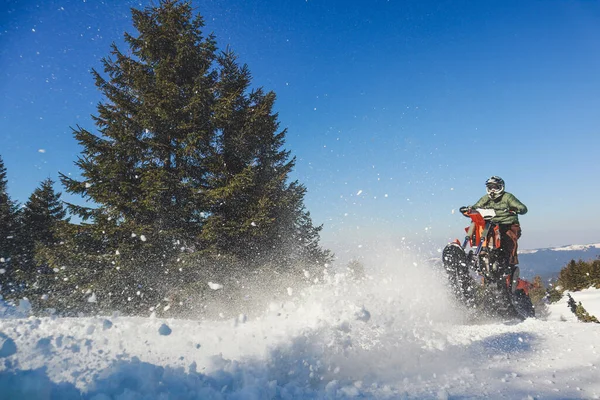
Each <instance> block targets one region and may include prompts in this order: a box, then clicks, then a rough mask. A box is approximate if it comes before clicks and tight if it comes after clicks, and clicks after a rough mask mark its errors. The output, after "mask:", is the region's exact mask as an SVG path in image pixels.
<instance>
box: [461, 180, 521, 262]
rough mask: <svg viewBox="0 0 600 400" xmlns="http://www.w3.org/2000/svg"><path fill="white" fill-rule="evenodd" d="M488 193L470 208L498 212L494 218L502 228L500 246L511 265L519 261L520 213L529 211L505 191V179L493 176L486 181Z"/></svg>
mask: <svg viewBox="0 0 600 400" xmlns="http://www.w3.org/2000/svg"><path fill="white" fill-rule="evenodd" d="M485 189H486V191H487V195H485V196H483V197H482V198H481V199H479V200H478V201H477V203H475V204H473V205H472V206H471V207H470V208H488V209H490V208H491V209H493V210H494V211H495V212H496V216H495V217H494V218H493V219H492V221H493V222H496V223H497V224H498V226H499V228H500V238H501V239H500V247H501V248H502V252H503V253H504V256H505V257H506V260H507V261H508V264H509V265H516V264H518V263H519V259H518V257H517V240H518V239H519V238H520V237H521V226H520V225H519V217H518V214H521V215H522V214H525V213H527V207H526V206H525V204H523V203H521V202H520V201H519V199H517V198H516V197H515V196H514V195H513V194H511V193H508V192H505V191H504V180H503V179H502V178H500V177H499V176H492V177H491V178H490V179H488V180H487V181H486V182H485Z"/></svg>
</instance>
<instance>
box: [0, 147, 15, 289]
mask: <svg viewBox="0 0 600 400" xmlns="http://www.w3.org/2000/svg"><path fill="white" fill-rule="evenodd" d="M18 221H19V206H18V204H17V202H15V201H13V200H11V198H10V196H9V194H8V179H7V175H6V167H5V166H4V161H3V160H2V157H0V286H1V287H2V289H1V290H2V293H4V294H5V295H6V294H7V292H8V291H9V290H11V289H10V286H12V285H13V283H14V282H13V279H14V257H15V256H16V253H17V248H18V242H17V239H18V235H17V229H18Z"/></svg>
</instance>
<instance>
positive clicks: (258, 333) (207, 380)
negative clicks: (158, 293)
mask: <svg viewBox="0 0 600 400" xmlns="http://www.w3.org/2000/svg"><path fill="white" fill-rule="evenodd" d="M376 262H377V263H378V265H380V266H381V269H380V270H378V271H370V272H371V274H370V275H369V277H368V278H367V279H365V280H362V281H354V280H350V279H347V278H346V277H344V276H342V275H333V274H332V273H330V274H326V275H325V283H323V284H322V285H319V286H316V287H313V288H311V289H309V290H304V291H298V290H292V289H290V290H289V291H288V292H287V293H288V294H289V296H288V297H287V298H286V299H273V300H272V301H271V304H270V305H269V306H267V307H266V309H265V310H264V312H263V313H262V314H261V315H260V317H257V318H246V317H245V316H243V315H240V316H239V317H238V318H235V319H230V320H218V321H208V320H203V321H191V320H164V319H160V318H127V317H121V316H105V317H96V318H52V317H47V318H35V317H28V318H19V314H23V313H26V312H27V307H26V304H25V303H24V304H23V305H22V307H21V310H14V309H2V307H1V306H0V315H4V318H3V319H0V399H2V400H4V399H19V400H21V399H80V398H85V399H94V400H107V399H120V400H130V399H273V398H274V399H304V398H307V399H335V398H343V399H346V398H348V399H349V398H389V399H402V398H433V399H469V398H495V399H497V398H506V399H532V398H536V399H537V398H539V399H571V398H584V399H590V398H600V369H599V368H600V325H599V324H583V323H579V322H576V321H575V319H574V316H572V314H571V313H570V311H569V309H568V308H567V306H566V300H565V301H561V302H559V303H558V304H556V305H552V306H551V307H550V317H549V318H548V320H547V321H542V320H534V319H530V320H526V321H524V322H519V323H517V322H503V323H502V322H497V321H496V322H491V321H490V322H487V323H478V324H474V323H470V322H468V321H467V320H466V319H465V317H464V314H463V313H462V312H461V310H459V309H456V307H454V305H453V304H452V302H451V301H450V300H449V297H448V296H447V293H446V290H445V287H444V285H443V279H442V277H441V276H439V275H438V273H436V271H432V270H431V269H430V267H428V266H427V263H424V262H422V261H421V260H419V258H418V257H413V256H411V255H410V254H409V253H408V252H403V251H396V252H395V253H393V256H391V257H388V258H387V259H384V258H380V259H378V260H376ZM572 295H573V297H574V298H575V300H576V301H578V302H579V301H581V302H582V304H583V305H584V307H585V308H586V309H587V310H588V312H590V313H592V314H594V315H596V316H598V317H600V291H597V290H592V289H589V290H586V291H584V292H577V293H573V294H572ZM9 311H10V312H9Z"/></svg>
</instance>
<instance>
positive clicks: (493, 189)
mask: <svg viewBox="0 0 600 400" xmlns="http://www.w3.org/2000/svg"><path fill="white" fill-rule="evenodd" d="M485 190H486V191H487V194H488V196H490V199H492V200H494V199H497V198H498V197H500V196H502V193H504V179H502V178H500V177H499V176H492V177H491V178H490V179H488V180H487V181H485Z"/></svg>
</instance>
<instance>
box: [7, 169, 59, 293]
mask: <svg viewBox="0 0 600 400" xmlns="http://www.w3.org/2000/svg"><path fill="white" fill-rule="evenodd" d="M53 185H54V181H53V180H52V179H50V178H48V179H45V180H44V181H42V183H41V184H40V186H39V187H38V188H36V189H35V190H34V192H33V193H32V194H31V196H29V199H28V200H27V202H26V203H25V207H24V208H23V211H22V218H21V227H20V229H19V231H20V233H19V237H20V239H21V240H20V243H21V246H20V249H19V256H18V259H19V260H18V264H19V269H20V270H21V275H22V276H21V277H20V278H21V280H25V281H28V282H29V283H33V282H34V281H35V280H36V275H37V274H36V272H40V271H38V267H39V266H38V265H37V263H36V262H35V260H34V257H35V254H34V253H35V248H36V246H51V245H52V244H54V243H55V242H56V235H55V230H56V229H57V227H58V226H59V223H60V221H63V220H65V218H66V216H67V212H66V210H65V208H64V207H63V204H62V201H61V200H60V196H61V193H56V192H55V191H54V187H53Z"/></svg>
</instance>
